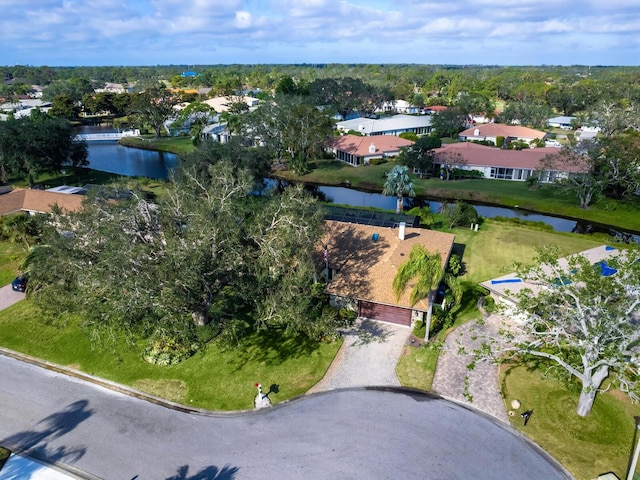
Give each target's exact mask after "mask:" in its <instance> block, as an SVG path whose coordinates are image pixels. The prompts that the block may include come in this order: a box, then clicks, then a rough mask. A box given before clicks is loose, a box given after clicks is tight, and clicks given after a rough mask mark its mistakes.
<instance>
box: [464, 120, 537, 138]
mask: <svg viewBox="0 0 640 480" xmlns="http://www.w3.org/2000/svg"><path fill="white" fill-rule="evenodd" d="M476 130H478V134H477V135H476ZM459 135H460V136H461V137H505V138H507V137H514V138H543V137H544V136H545V135H546V133H545V132H541V131H540V130H534V129H533V128H528V127H521V126H519V125H505V124H503V123H485V124H484V125H477V126H475V127H471V128H468V129H466V130H464V131H463V132H460V134H459Z"/></svg>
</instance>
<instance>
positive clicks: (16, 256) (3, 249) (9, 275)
mask: <svg viewBox="0 0 640 480" xmlns="http://www.w3.org/2000/svg"><path fill="white" fill-rule="evenodd" d="M26 254H27V249H26V247H23V246H22V245H17V244H15V243H6V242H0V286H4V285H7V284H9V283H10V282H11V280H13V279H14V278H15V277H16V275H17V274H18V267H19V265H20V263H21V262H22V260H23V259H24V256H25V255H26Z"/></svg>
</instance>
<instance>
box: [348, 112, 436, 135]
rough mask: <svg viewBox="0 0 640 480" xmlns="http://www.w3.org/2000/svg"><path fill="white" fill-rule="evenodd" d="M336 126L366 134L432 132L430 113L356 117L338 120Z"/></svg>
mask: <svg viewBox="0 0 640 480" xmlns="http://www.w3.org/2000/svg"><path fill="white" fill-rule="evenodd" d="M336 128H337V129H338V130H339V131H341V132H345V133H346V132H349V131H356V132H359V133H361V134H362V135H365V136H376V135H396V136H398V135H400V134H401V133H405V132H412V133H415V134H416V135H427V134H429V133H431V129H432V127H431V118H430V117H429V116H428V115H419V116H414V115H393V116H391V117H383V118H377V119H373V118H354V119H353V120H345V121H344V122H338V123H337V124H336Z"/></svg>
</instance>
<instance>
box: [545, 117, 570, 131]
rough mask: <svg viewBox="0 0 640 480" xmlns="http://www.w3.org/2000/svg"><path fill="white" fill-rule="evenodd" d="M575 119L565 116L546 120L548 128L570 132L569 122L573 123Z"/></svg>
mask: <svg viewBox="0 0 640 480" xmlns="http://www.w3.org/2000/svg"><path fill="white" fill-rule="evenodd" d="M575 119H576V117H567V116H560V117H553V118H550V119H549V120H547V125H549V126H550V127H555V128H561V129H563V130H571V129H572V127H571V122H573V121H574V120H575Z"/></svg>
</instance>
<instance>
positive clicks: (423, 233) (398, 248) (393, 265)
mask: <svg viewBox="0 0 640 480" xmlns="http://www.w3.org/2000/svg"><path fill="white" fill-rule="evenodd" d="M374 233H377V234H378V235H379V237H378V240H377V241H375V242H374V241H373V240H372V237H373V234H374ZM454 238H455V235H453V234H450V233H443V232H436V231H433V230H425V229H421V228H408V227H407V228H406V230H405V240H400V239H399V238H398V228H382V227H374V226H368V225H358V224H352V223H344V222H335V221H327V222H325V235H324V238H323V244H322V245H320V246H319V248H320V250H319V251H321V249H322V246H323V245H324V242H326V244H327V245H328V259H329V267H330V268H332V269H337V273H336V275H335V276H334V277H333V279H332V280H331V281H330V282H329V284H328V285H327V288H326V291H327V293H329V294H334V295H339V296H342V297H349V298H355V299H360V300H368V301H372V302H376V303H384V304H388V305H399V306H402V307H410V303H409V292H410V290H411V287H413V285H412V284H410V285H409V286H408V287H407V290H406V292H405V294H404V295H402V296H401V297H400V299H399V300H396V298H395V295H394V294H393V287H392V284H393V278H394V277H395V275H396V272H397V270H398V267H399V266H400V265H401V264H402V263H403V262H404V261H406V260H407V259H408V258H409V252H411V248H412V247H413V246H414V245H416V244H422V245H424V246H425V248H426V249H427V250H428V251H429V252H432V253H436V252H439V253H440V256H441V257H442V261H443V265H444V264H445V262H446V261H447V260H448V258H449V253H450V252H451V249H452V247H453V240H454ZM413 308H415V309H416V310H423V311H424V310H426V309H427V302H426V300H422V301H420V302H418V303H417V304H416V305H415V306H414V307H413Z"/></svg>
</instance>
